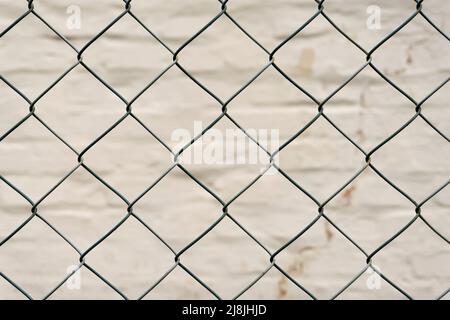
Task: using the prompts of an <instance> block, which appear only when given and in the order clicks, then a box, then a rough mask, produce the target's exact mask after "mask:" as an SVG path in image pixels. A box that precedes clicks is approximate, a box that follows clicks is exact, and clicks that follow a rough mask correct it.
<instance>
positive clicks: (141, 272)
mask: <svg viewBox="0 0 450 320" xmlns="http://www.w3.org/2000/svg"><path fill="white" fill-rule="evenodd" d="M173 259H174V258H173V253H172V252H171V251H170V250H169V249H168V248H167V247H166V246H165V245H164V244H163V243H162V242H161V241H160V240H159V239H158V238H157V237H155V236H154V235H153V234H152V233H151V232H150V231H149V230H148V229H147V228H145V227H144V226H143V225H142V224H141V223H140V222H138V221H137V220H136V219H134V218H133V217H130V218H129V219H128V220H126V221H125V222H124V223H123V224H122V225H121V226H120V227H119V228H118V229H117V230H115V231H114V232H113V233H112V234H111V235H110V236H109V237H108V238H106V239H105V240H104V241H102V242H101V243H100V244H99V245H98V246H97V247H95V249H94V250H92V251H91V252H90V253H89V254H88V255H87V256H86V261H87V263H88V264H89V265H90V266H91V267H93V268H94V269H95V270H96V271H97V272H98V273H100V274H101V275H102V276H104V277H105V278H106V279H108V280H109V281H110V282H111V283H112V284H113V285H115V286H116V287H117V288H118V289H119V290H120V291H122V292H123V293H125V295H127V296H128V297H130V298H137V297H138V296H140V295H141V294H142V293H143V292H145V290H147V289H148V288H149V287H150V286H151V285H153V284H154V283H155V282H156V281H157V280H159V278H160V277H161V276H162V275H163V274H164V273H165V272H166V271H168V270H169V269H170V267H171V266H172V265H173Z"/></svg>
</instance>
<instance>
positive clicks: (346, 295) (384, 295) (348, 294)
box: [337, 268, 406, 300]
mask: <svg viewBox="0 0 450 320" xmlns="http://www.w3.org/2000/svg"><path fill="white" fill-rule="evenodd" d="M355 276H356V274H355ZM337 300H406V297H405V296H404V295H403V294H402V293H401V292H400V291H398V290H397V289H396V288H394V287H393V286H392V285H391V284H390V283H388V282H387V281H386V280H384V279H383V278H382V277H381V276H380V275H378V273H376V272H375V271H373V269H371V268H369V269H367V270H366V271H365V272H364V273H363V274H362V275H361V276H360V277H359V278H358V279H357V280H356V281H355V282H353V283H352V284H351V285H350V286H349V287H348V288H347V289H345V290H344V292H342V293H341V294H340V295H339V296H338V297H337Z"/></svg>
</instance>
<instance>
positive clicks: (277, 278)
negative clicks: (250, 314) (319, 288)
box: [239, 267, 311, 300]
mask: <svg viewBox="0 0 450 320" xmlns="http://www.w3.org/2000/svg"><path fill="white" fill-rule="evenodd" d="M290 271H292V270H290ZM288 272H289V271H288ZM310 299H311V297H310V296H309V295H307V294H306V293H305V292H304V291H303V290H302V289H301V288H299V287H297V285H295V284H294V283H293V282H292V281H291V280H289V279H288V278H287V277H286V276H284V275H283V274H282V273H281V272H280V271H278V270H277V269H275V267H273V268H272V269H270V270H269V271H268V272H267V273H266V274H265V275H264V276H263V277H262V278H261V279H260V280H259V281H258V282H257V283H255V284H254V285H253V286H252V287H251V288H250V289H248V290H247V291H246V292H245V293H244V294H243V295H242V296H240V297H239V300H310Z"/></svg>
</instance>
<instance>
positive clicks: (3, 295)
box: [0, 277, 28, 300]
mask: <svg viewBox="0 0 450 320" xmlns="http://www.w3.org/2000/svg"><path fill="white" fill-rule="evenodd" d="M13 281H14V280H13ZM16 284H17V283H16ZM0 300H28V298H27V297H26V296H25V295H23V294H22V293H21V292H20V291H19V290H17V289H16V288H15V287H14V286H13V285H12V284H11V283H9V282H8V281H6V280H5V279H4V278H3V277H0Z"/></svg>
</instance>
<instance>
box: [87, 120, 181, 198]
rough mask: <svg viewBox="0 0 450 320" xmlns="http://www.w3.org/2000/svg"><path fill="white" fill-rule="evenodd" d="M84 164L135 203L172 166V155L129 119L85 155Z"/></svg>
mask: <svg viewBox="0 0 450 320" xmlns="http://www.w3.org/2000/svg"><path fill="white" fill-rule="evenodd" d="M84 159H85V164H86V165H87V166H88V167H89V168H91V169H92V170H93V171H94V172H95V173H96V174H98V175H99V176H100V177H101V178H102V179H104V180H105V181H106V182H107V183H108V184H110V185H111V186H112V187H113V188H115V189H116V190H117V191H119V192H120V193H122V194H123V195H124V196H125V197H127V198H128V200H130V201H132V200H133V199H134V198H136V197H137V196H138V195H140V194H141V192H143V191H144V190H145V189H146V188H147V187H148V186H150V185H151V184H152V183H153V182H154V181H155V180H156V179H157V178H158V177H159V176H160V175H162V174H163V173H164V172H165V171H166V170H167V169H168V168H169V166H170V165H171V164H172V159H171V155H170V153H169V152H168V151H167V149H165V148H164V147H163V146H162V145H161V144H160V143H159V142H158V141H157V140H156V139H155V138H154V137H153V136H152V135H151V134H150V133H149V132H148V131H147V130H145V129H144V128H143V127H142V126H141V125H140V124H139V123H138V122H137V121H135V119H133V118H131V117H127V118H126V119H125V120H123V121H122V122H121V123H120V124H119V125H118V126H117V127H115V128H114V129H113V130H112V131H110V132H109V133H108V134H107V135H106V136H105V137H103V138H102V139H101V140H100V141H99V142H98V143H97V144H95V145H94V146H93V147H92V148H91V149H89V151H88V152H86V153H85V155H84Z"/></svg>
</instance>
